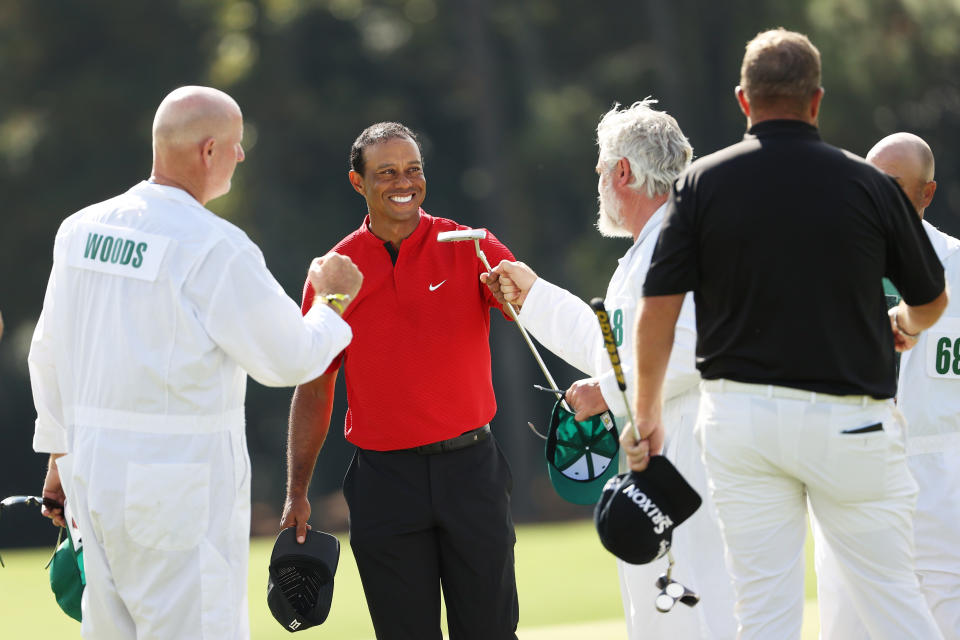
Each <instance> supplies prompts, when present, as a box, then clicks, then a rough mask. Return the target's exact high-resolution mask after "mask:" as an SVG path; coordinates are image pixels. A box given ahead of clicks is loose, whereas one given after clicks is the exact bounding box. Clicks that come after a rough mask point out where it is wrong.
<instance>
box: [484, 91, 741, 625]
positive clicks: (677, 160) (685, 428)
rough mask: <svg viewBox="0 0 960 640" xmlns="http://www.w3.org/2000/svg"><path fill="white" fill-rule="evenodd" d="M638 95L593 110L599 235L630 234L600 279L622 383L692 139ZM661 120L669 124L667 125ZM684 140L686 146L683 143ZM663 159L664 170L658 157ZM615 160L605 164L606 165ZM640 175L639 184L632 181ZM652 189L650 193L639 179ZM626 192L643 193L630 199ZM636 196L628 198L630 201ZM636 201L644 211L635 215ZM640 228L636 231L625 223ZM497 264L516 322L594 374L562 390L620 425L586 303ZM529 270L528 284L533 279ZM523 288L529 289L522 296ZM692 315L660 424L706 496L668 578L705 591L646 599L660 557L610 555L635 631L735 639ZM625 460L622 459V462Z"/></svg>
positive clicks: (677, 535) (677, 543)
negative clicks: (594, 394)
mask: <svg viewBox="0 0 960 640" xmlns="http://www.w3.org/2000/svg"><path fill="white" fill-rule="evenodd" d="M651 102H655V101H644V102H641V103H637V104H635V105H633V106H632V107H630V108H628V109H625V110H622V111H621V110H619V109H618V108H614V109H613V110H611V111H610V112H609V113H607V114H606V115H605V116H604V118H603V120H601V122H600V124H599V126H598V128H597V135H598V142H599V145H600V161H599V163H598V172H599V173H600V184H599V186H598V188H599V191H600V204H601V211H600V218H599V223H598V226H599V228H600V231H601V233H603V234H604V235H608V236H620V237H632V238H633V239H634V244H633V245H632V246H631V247H630V249H629V250H628V251H627V252H626V254H624V256H623V257H622V258H620V260H619V261H618V266H617V269H616V271H615V272H614V274H613V277H612V278H611V279H610V283H609V285H608V287H607V293H606V298H605V300H604V306H605V307H606V309H607V313H608V315H609V316H610V320H611V327H612V330H613V333H614V340H615V341H616V342H617V347H618V350H619V352H620V357H621V362H622V365H623V370H624V378H625V379H626V380H627V383H628V391H627V397H628V398H629V397H631V393H632V390H631V389H630V388H629V385H630V384H631V383H632V382H633V380H634V377H635V376H634V375H633V353H634V346H633V336H634V332H633V326H634V318H635V311H636V307H637V303H638V301H639V299H640V297H641V295H642V287H643V281H644V279H645V277H646V273H647V269H648V268H649V267H650V258H651V256H652V254H653V249H654V247H655V246H656V243H657V238H658V236H659V233H660V226H661V223H662V222H663V215H664V210H665V205H663V204H662V202H663V201H664V200H665V198H666V194H667V193H669V188H670V185H671V184H672V182H673V180H674V178H675V177H676V176H677V175H678V174H679V173H680V171H681V170H682V169H683V168H684V167H685V166H686V165H687V164H688V163H689V158H690V155H691V154H692V149H690V147H689V143H687V142H686V139H685V138H684V137H683V133H682V132H681V131H680V128H679V126H678V125H677V124H676V121H675V120H674V119H673V118H672V117H670V116H669V115H667V114H666V113H664V112H659V111H655V110H653V109H651V108H650V107H649V104H650V103H651ZM664 130H666V133H664ZM655 138H657V139H658V143H659V142H660V140H659V138H668V139H670V141H671V142H672V145H669V144H668V145H665V146H664V147H661V148H658V147H657V146H656V145H657V143H652V144H645V140H646V139H655ZM684 150H689V151H688V152H687V153H684ZM657 165H659V166H663V167H669V169H665V170H663V171H664V173H663V174H658V173H656V170H652V169H651V167H654V166H657ZM611 167H612V168H611ZM634 178H635V179H636V180H637V182H638V183H640V184H636V183H634V182H633V179H634ZM645 178H646V180H647V183H649V184H651V185H655V186H657V187H660V188H659V189H655V190H654V191H655V193H654V194H653V195H648V194H647V191H646V188H645V186H644V185H645V184H647V183H644V182H641V181H643V180H644V179H645ZM631 198H633V199H643V200H644V202H645V204H644V205H643V206H637V205H636V204H633V203H632V202H631V200H630V199H631ZM634 202H635V200H634ZM641 211H642V213H641ZM634 231H635V232H636V233H633V232H634ZM494 273H498V274H500V282H501V289H502V290H503V292H504V294H505V295H507V296H508V297H507V299H510V298H509V295H510V294H508V292H510V291H512V290H513V288H514V287H516V288H518V289H519V291H520V293H519V296H520V298H521V299H522V300H523V302H522V307H521V310H520V315H519V317H520V320H521V322H522V323H523V325H524V326H525V327H526V328H527V329H528V330H529V332H530V333H531V334H532V335H533V336H535V337H536V338H537V340H538V341H540V342H541V343H543V344H544V345H545V346H546V347H547V348H548V349H550V350H551V351H552V352H554V353H555V354H557V355H558V356H560V357H561V358H563V359H564V360H566V361H567V362H568V363H570V364H571V365H573V366H574V367H576V368H578V369H580V370H581V371H583V372H584V373H586V374H588V375H590V376H593V378H591V379H588V380H583V381H579V382H577V383H574V386H573V387H572V388H571V391H570V392H568V393H567V399H568V401H570V402H571V405H572V408H573V409H574V410H575V411H577V412H578V413H579V412H580V411H581V410H582V409H581V408H580V407H579V406H578V404H577V399H578V398H577V395H576V391H577V390H580V391H581V392H582V391H583V390H584V389H585V387H588V386H590V385H593V386H598V387H599V392H600V394H601V395H602V400H603V402H604V403H605V404H606V407H609V409H610V410H611V411H612V412H613V414H614V416H615V419H616V422H617V425H618V427H619V428H620V429H624V428H626V425H627V423H628V418H627V409H626V407H625V405H624V401H623V394H622V393H621V392H620V389H619V387H618V386H617V382H616V378H615V377H614V374H613V369H612V366H611V364H610V358H609V355H608V354H607V351H606V349H605V347H604V342H603V337H602V335H601V332H600V326H599V324H598V321H597V317H596V315H595V314H594V312H593V310H592V309H591V308H590V306H589V305H587V304H586V303H585V302H584V301H583V300H581V299H579V298H578V297H576V296H574V295H573V294H571V293H569V292H568V291H566V290H565V289H561V288H560V287H558V286H556V285H554V284H551V283H550V282H547V281H546V280H544V279H543V278H537V277H536V274H533V272H532V271H531V270H530V269H529V268H528V267H526V266H525V265H523V264H522V263H506V262H504V263H501V264H500V265H499V266H498V267H497V268H496V269H494ZM531 277H532V278H535V280H533V281H532V284H529V281H530V279H531ZM524 294H525V299H524V298H523V295H524ZM695 345H696V323H695V313H694V306H693V297H692V296H691V295H689V294H688V295H687V297H686V299H685V300H684V304H683V309H682V311H681V313H680V319H679V321H678V323H677V329H676V333H675V338H674V345H673V351H672V352H671V356H670V362H669V366H668V369H667V373H666V381H665V391H664V398H665V405H664V423H665V424H666V428H667V435H666V445H665V447H664V455H666V456H667V457H668V458H669V459H670V460H671V461H672V462H673V463H674V465H675V466H676V467H677V468H678V469H679V470H680V472H681V473H682V474H683V476H684V477H685V478H686V479H687V481H688V482H690V484H691V485H692V486H693V487H694V488H695V489H696V490H697V492H698V493H699V494H700V495H701V497H702V498H703V501H704V502H703V506H702V508H701V509H699V510H698V511H697V512H696V513H695V514H694V515H693V516H692V517H691V518H690V519H689V520H688V521H687V522H685V523H684V524H683V526H682V527H678V528H677V529H676V530H675V531H674V533H673V555H674V558H675V559H676V566H675V567H674V570H673V578H674V579H676V580H678V581H679V582H681V583H682V584H685V585H687V586H688V587H689V588H691V589H693V590H695V591H697V592H698V593H699V594H700V595H701V597H702V599H701V601H700V603H699V604H698V605H696V606H695V607H692V608H690V607H687V606H685V605H680V604H678V605H677V606H675V607H674V608H673V610H671V611H670V612H668V613H660V612H658V611H657V610H656V608H655V606H654V599H655V598H656V596H657V594H658V593H659V590H658V589H657V588H656V587H655V583H656V580H657V578H658V576H659V575H660V574H662V573H663V572H664V571H665V570H666V567H667V564H666V561H665V560H660V561H656V562H653V563H651V564H648V565H631V564H628V563H626V562H623V561H622V560H619V559H618V560H617V568H618V572H619V574H620V587H621V593H622V595H623V605H624V611H625V613H626V619H627V629H628V635H629V638H630V639H631V640H640V639H641V638H677V639H680V638H684V639H686V638H711V639H714V638H715V639H721V638H731V639H732V638H734V637H735V636H736V622H735V619H734V615H733V587H732V584H731V581H730V579H729V577H728V574H727V571H726V568H725V566H724V559H723V541H722V538H721V535H720V530H719V528H718V524H717V516H716V513H715V511H714V507H713V503H712V500H711V499H710V494H709V491H708V490H707V480H706V472H705V468H704V465H703V462H702V461H701V457H700V447H699V444H698V443H697V441H696V439H695V438H694V436H693V425H694V423H695V422H696V417H697V407H698V404H699V399H700V393H699V388H698V385H699V382H700V375H699V373H698V372H697V370H696V367H695V358H694V349H695ZM622 466H623V465H622Z"/></svg>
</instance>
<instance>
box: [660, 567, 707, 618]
mask: <svg viewBox="0 0 960 640" xmlns="http://www.w3.org/2000/svg"><path fill="white" fill-rule="evenodd" d="M656 585H657V588H658V589H660V595H658V596H657V598H656V600H654V606H655V607H656V608H657V611H659V612H660V613H667V612H668V611H670V610H671V609H673V605H675V604H676V603H677V602H682V603H683V604H685V605H687V606H688V607H692V606H695V605H696V604H697V603H698V602H700V596H699V595H697V594H696V593H695V592H693V591H691V590H690V589H688V588H687V587H685V586H683V585H682V584H680V583H679V582H677V581H676V580H673V579H672V578H670V576H669V575H667V574H663V575H661V576H660V577H659V578H657V582H656Z"/></svg>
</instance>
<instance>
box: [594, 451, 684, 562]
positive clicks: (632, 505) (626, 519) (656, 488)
mask: <svg viewBox="0 0 960 640" xmlns="http://www.w3.org/2000/svg"><path fill="white" fill-rule="evenodd" d="M701 502H702V500H701V498H700V494H698V493H697V492H696V491H695V490H694V488H693V487H691V486H690V484H689V483H688V482H687V481H686V479H684V477H683V476H682V475H680V472H679V471H677V468H676V467H674V466H673V464H672V463H671V462H670V461H669V460H667V459H666V458H665V457H663V456H651V457H650V463H649V465H648V466H647V468H646V469H644V470H643V471H631V472H629V473H622V474H620V475H617V476H615V477H613V478H610V480H609V481H608V482H607V484H606V486H604V488H603V493H602V494H601V495H600V500H599V501H598V502H597V506H596V508H595V509H594V511H593V521H594V524H595V525H596V527H597V533H598V534H599V535H600V542H601V543H603V546H604V547H606V549H607V551H609V552H610V553H612V554H613V555H615V556H617V557H618V558H620V559H621V560H623V561H624V562H629V563H630V564H646V563H648V562H653V561H654V560H656V559H657V558H661V557H663V556H664V555H665V554H666V553H667V551H668V550H669V549H670V544H671V542H672V540H673V529H674V528H675V527H677V526H678V525H680V524H681V523H682V522H683V521H684V520H686V519H687V518H689V517H690V516H691V515H693V513H694V512H695V511H696V510H697V509H698V508H699V507H700V503H701Z"/></svg>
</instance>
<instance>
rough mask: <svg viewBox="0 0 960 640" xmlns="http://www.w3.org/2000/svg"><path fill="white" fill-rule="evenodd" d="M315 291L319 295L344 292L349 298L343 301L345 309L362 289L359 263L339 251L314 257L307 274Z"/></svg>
mask: <svg viewBox="0 0 960 640" xmlns="http://www.w3.org/2000/svg"><path fill="white" fill-rule="evenodd" d="M307 278H308V279H309V280H310V284H311V286H313V291H314V293H315V294H316V295H317V296H320V297H323V296H328V295H330V294H344V295H346V296H348V297H347V300H345V301H343V302H341V304H342V305H343V308H344V309H345V308H346V307H347V305H348V304H349V303H350V301H352V300H353V299H354V298H356V297H357V292H359V291H360V285H361V284H362V283H363V274H362V273H360V269H358V268H357V265H355V264H353V260H351V259H350V258H349V257H347V256H343V255H340V254H339V253H333V252H331V253H328V254H327V255H325V256H323V257H321V258H314V259H313V262H312V263H311V264H310V272H309V273H308V274H307Z"/></svg>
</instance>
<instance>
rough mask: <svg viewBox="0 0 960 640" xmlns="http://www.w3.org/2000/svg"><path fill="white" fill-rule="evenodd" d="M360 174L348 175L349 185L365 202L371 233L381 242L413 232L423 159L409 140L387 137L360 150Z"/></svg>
mask: <svg viewBox="0 0 960 640" xmlns="http://www.w3.org/2000/svg"><path fill="white" fill-rule="evenodd" d="M363 160H364V170H363V175H360V174H359V173H357V172H356V171H351V172H350V183H351V184H352V185H353V188H354V189H355V190H356V191H357V193H359V194H361V195H362V196H363V197H364V199H365V200H366V201H367V211H368V213H369V214H370V227H371V230H372V231H373V232H374V234H376V235H377V236H378V237H380V238H382V239H384V240H390V241H399V240H402V239H403V238H405V237H407V236H409V235H410V234H411V233H413V231H414V229H416V228H417V224H418V223H419V221H420V216H419V211H420V205H421V204H423V199H424V197H426V195H427V180H426V178H425V177H424V175H423V159H422V158H421V157H420V150H419V149H418V148H417V145H416V143H415V142H414V141H413V140H410V139H409V138H391V139H389V140H385V141H384V142H378V143H377V144H373V145H370V146H369V147H366V148H365V149H364V150H363Z"/></svg>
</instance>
